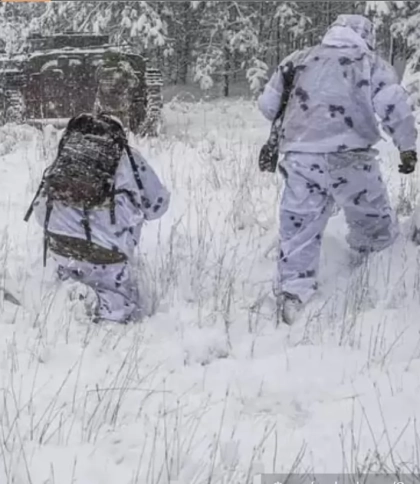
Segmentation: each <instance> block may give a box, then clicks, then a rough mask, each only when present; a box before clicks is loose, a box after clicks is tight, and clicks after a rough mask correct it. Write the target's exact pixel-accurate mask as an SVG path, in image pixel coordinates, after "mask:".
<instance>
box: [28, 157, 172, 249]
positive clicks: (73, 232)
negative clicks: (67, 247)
mask: <svg viewBox="0 0 420 484" xmlns="http://www.w3.org/2000/svg"><path fill="white" fill-rule="evenodd" d="M131 150H132V153H133V156H134V159H135V161H136V163H137V165H138V168H139V173H140V176H141V180H142V183H143V186H144V192H143V194H141V192H140V190H139V188H138V186H137V183H136V181H135V178H134V174H133V170H132V168H131V164H130V160H129V158H128V155H127V154H126V153H125V154H124V155H123V157H122V158H121V161H120V164H119V166H118V169H117V172H116V181H115V188H116V190H127V191H129V192H131V193H132V195H133V197H134V201H135V204H136V205H134V204H133V200H130V196H129V195H127V194H126V193H121V194H117V195H116V197H115V202H116V204H115V205H116V206H115V220H116V223H115V224H114V225H113V224H112V223H111V217H110V210H109V209H108V208H105V209H102V210H95V211H90V212H89V224H90V228H91V231H92V242H93V243H96V244H98V245H100V246H102V247H105V248H107V249H113V248H115V247H116V248H118V249H119V251H120V252H122V253H124V254H125V255H127V256H128V257H129V258H131V257H132V255H133V252H134V249H135V247H136V246H137V245H138V243H139V238H140V231H141V227H142V225H143V222H144V221H145V220H146V221H151V220H156V219H159V218H160V217H162V216H163V215H164V214H165V213H166V211H167V210H168V207H169V202H170V194H169V192H168V191H167V189H166V188H165V187H164V186H163V185H162V183H161V182H160V180H159V178H158V176H157V175H156V173H155V172H154V171H153V169H152V168H151V167H150V165H149V164H148V163H147V161H146V160H145V159H144V158H143V156H142V155H141V154H140V153H139V152H138V151H136V150H134V149H133V148H132V149H131ZM139 207H140V208H139ZM34 213H35V216H36V219H37V221H38V223H39V224H40V225H41V226H42V227H43V226H44V221H45V215H46V200H45V198H42V197H41V198H39V199H38V201H37V202H36V204H35V207H34ZM82 219H83V213H82V211H81V210H79V209H75V208H70V207H67V206H64V205H63V204H60V203H54V206H53V211H52V213H51V218H50V222H49V226H48V230H49V232H51V233H56V234H59V235H66V236H69V237H76V238H79V239H83V240H84V239H86V234H85V229H84V227H83V225H82Z"/></svg>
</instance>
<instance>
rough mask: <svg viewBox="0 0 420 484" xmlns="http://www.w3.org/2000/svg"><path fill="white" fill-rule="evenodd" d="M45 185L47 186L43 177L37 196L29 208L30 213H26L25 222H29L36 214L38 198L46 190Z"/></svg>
mask: <svg viewBox="0 0 420 484" xmlns="http://www.w3.org/2000/svg"><path fill="white" fill-rule="evenodd" d="M44 185H45V177H44V175H43V176H42V180H41V183H40V184H39V187H38V190H37V191H36V193H35V196H34V198H33V200H32V202H31V204H30V206H29V208H28V211H27V212H26V215H25V218H24V219H23V220H24V221H25V222H29V219H30V218H31V216H32V214H33V212H34V207H35V203H36V201H37V200H38V197H39V196H40V195H41V191H42V189H43V188H44Z"/></svg>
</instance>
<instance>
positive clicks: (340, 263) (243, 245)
mask: <svg viewBox="0 0 420 484" xmlns="http://www.w3.org/2000/svg"><path fill="white" fill-rule="evenodd" d="M165 116H166V121H165V129H164V133H163V135H162V137H161V138H160V139H159V140H153V141H149V142H147V143H146V142H140V143H139V142H138V141H136V144H138V146H139V147H140V148H141V149H142V150H143V152H144V154H145V155H146V156H147V157H148V158H149V159H150V161H151V162H152V164H153V166H155V167H156V170H157V172H158V173H159V174H160V175H161V176H162V178H163V179H164V180H165V182H166V184H167V185H168V187H169V188H170V189H171V191H172V197H173V198H172V206H171V209H170V211H169V213H168V214H167V215H166V216H165V217H164V218H163V219H162V220H161V221H160V222H157V223H154V224H150V225H149V226H147V227H146V228H145V230H144V233H143V241H142V245H141V258H140V261H139V267H138V270H139V276H140V278H141V282H142V287H143V291H144V292H145V293H147V295H148V298H149V301H150V306H151V308H152V309H154V311H155V314H154V315H153V316H152V317H150V318H149V319H147V320H146V321H145V322H144V323H143V324H142V325H136V326H129V327H119V326H118V327H117V326H111V325H106V326H99V327H98V326H94V325H92V324H91V323H90V322H89V320H88V319H87V317H86V316H85V312H84V301H82V300H80V299H79V294H85V290H84V289H83V288H80V287H78V286H77V285H71V284H70V285H69V284H64V285H62V286H58V285H57V284H56V283H55V282H54V278H53V274H52V272H51V269H48V268H47V270H46V271H44V270H43V268H42V233H41V231H40V229H39V228H38V227H37V226H36V224H35V221H32V222H31V223H30V224H29V225H27V224H25V223H24V222H23V220H22V219H23V216H24V212H25V210H26V208H27V206H28V205H29V203H30V201H31V198H32V196H33V194H34V192H35V189H36V188H37V184H38V182H39V180H40V176H41V173H42V170H43V168H44V167H45V165H46V164H47V163H49V162H50V161H51V159H52V158H53V157H54V152H55V148H56V145H57V134H58V133H57V132H56V131H55V130H53V129H46V130H45V131H44V134H43V135H41V134H40V133H39V132H37V131H36V130H35V129H32V128H23V127H20V128H11V127H6V128H2V129H1V130H0V174H1V176H0V203H1V212H0V215H1V218H0V229H1V232H0V237H1V248H0V258H1V267H2V271H1V274H2V276H3V279H4V281H3V283H2V284H1V286H4V287H6V288H7V290H8V291H10V292H13V294H15V295H17V296H18V297H19V298H20V299H21V301H22V307H21V308H18V307H17V306H14V305H13V304H11V303H10V302H8V301H4V300H2V301H1V302H0V304H1V305H0V310H1V320H0V334H1V338H0V368H1V370H0V371H1V379H2V381H1V388H0V432H1V434H0V483H1V484H12V483H13V484H115V483H117V482H118V483H119V484H157V483H161V484H164V483H169V482H172V483H175V482H177V483H179V484H199V483H207V484H209V483H211V484H221V483H224V484H227V483H228V484H246V483H252V480H253V476H254V475H255V474H259V473H261V472H268V473H270V472H273V471H274V470H275V471H277V472H283V473H288V472H289V471H291V470H294V471H307V472H311V471H312V472H317V473H322V472H332V473H338V474H340V473H350V472H356V471H360V472H363V471H369V470H380V471H385V470H389V471H390V472H394V471H395V470H396V468H400V469H402V472H405V473H410V472H415V471H416V470H418V469H419V465H420V455H419V452H420V450H419V441H420V433H419V431H418V429H417V418H418V416H419V413H420V406H419V405H418V392H419V390H420V333H419V330H420V316H419V314H420V249H419V248H416V247H415V246H414V245H413V244H412V243H411V242H410V241H409V240H408V233H409V231H410V226H411V220H410V214H411V211H410V210H411V208H410V204H409V203H407V202H408V201H411V202H414V201H415V198H416V196H417V192H418V189H417V187H418V186H419V181H418V179H417V178H416V177H413V178H411V179H409V178H402V177H401V176H400V175H398V173H397V164H398V160H397V157H396V152H395V150H394V149H393V148H392V147H391V146H390V145H389V144H388V143H385V142H384V143H383V144H382V146H381V152H382V154H383V169H384V172H385V176H386V178H387V179H388V180H389V186H390V190H391V196H392V200H393V203H394V205H395V206H396V207H398V209H399V212H400V218H401V221H402V235H401V238H400V240H398V241H397V243H396V244H395V246H394V247H393V248H392V249H389V250H388V251H386V252H385V253H383V254H381V255H377V256H374V257H372V258H371V259H370V261H369V263H368V264H367V265H366V266H363V267H360V268H358V269H353V270H352V269H350V265H349V251H348V249H347V246H346V243H345V239H344V237H345V233H346V228H345V223H344V220H343V216H342V214H338V215H337V216H336V217H334V218H333V219H332V220H331V223H330V225H329V227H328V230H327V233H326V237H325V242H324V251H323V260H322V271H321V283H322V284H321V290H320V294H319V297H318V298H317V299H316V300H314V302H313V303H311V305H310V306H309V307H308V308H307V310H306V312H305V315H304V316H303V318H302V321H301V322H300V323H299V324H297V325H296V326H295V327H293V328H291V329H290V328H287V327H281V328H279V329H276V328H275V327H274V319H273V315H272V309H273V308H272V306H271V304H270V301H269V300H268V299H267V300H266V299H265V296H267V295H269V294H270V289H271V281H272V277H273V274H274V270H275V261H274V258H273V257H274V255H275V254H274V252H272V253H270V254H269V255H268V256H267V255H266V252H267V250H268V249H269V248H270V246H271V245H272V244H273V242H274V241H275V238H276V233H277V227H278V221H277V212H278V197H279V193H280V189H281V181H280V180H279V179H278V178H276V177H274V176H272V175H268V174H261V173H260V172H259V171H258V168H257V161H256V160H257V155H258V150H259V148H260V146H261V144H262V143H263V142H264V141H265V137H266V135H267V132H268V129H269V126H268V124H267V123H266V122H265V121H264V120H263V119H262V118H261V116H260V115H259V113H258V112H257V110H256V108H255V105H254V104H253V103H252V102H250V101H241V100H236V101H230V102H226V101H219V102H214V103H211V104H206V103H203V104H187V103H184V104H183V103H177V102H175V101H174V102H172V103H170V104H168V105H167V106H166V110H165ZM407 215H408V217H407ZM89 297H90V296H89ZM2 299H3V298H2Z"/></svg>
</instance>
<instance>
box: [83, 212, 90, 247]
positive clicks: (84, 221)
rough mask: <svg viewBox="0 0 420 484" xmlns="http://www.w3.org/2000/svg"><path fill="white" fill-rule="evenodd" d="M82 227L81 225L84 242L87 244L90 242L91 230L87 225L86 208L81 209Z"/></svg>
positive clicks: (88, 224)
mask: <svg viewBox="0 0 420 484" xmlns="http://www.w3.org/2000/svg"><path fill="white" fill-rule="evenodd" d="M82 225H83V228H84V229H85V234H86V240H87V241H88V242H92V229H91V226H90V223H89V211H88V210H87V208H86V207H84V208H83V219H82Z"/></svg>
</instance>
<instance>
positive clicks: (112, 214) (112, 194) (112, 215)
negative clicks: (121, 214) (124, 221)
mask: <svg viewBox="0 0 420 484" xmlns="http://www.w3.org/2000/svg"><path fill="white" fill-rule="evenodd" d="M116 194H117V192H116V190H115V185H113V187H112V193H111V207H110V209H109V214H110V217H111V225H115V224H116V223H117V219H116V216H115V195H116Z"/></svg>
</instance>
